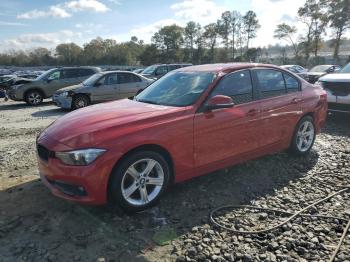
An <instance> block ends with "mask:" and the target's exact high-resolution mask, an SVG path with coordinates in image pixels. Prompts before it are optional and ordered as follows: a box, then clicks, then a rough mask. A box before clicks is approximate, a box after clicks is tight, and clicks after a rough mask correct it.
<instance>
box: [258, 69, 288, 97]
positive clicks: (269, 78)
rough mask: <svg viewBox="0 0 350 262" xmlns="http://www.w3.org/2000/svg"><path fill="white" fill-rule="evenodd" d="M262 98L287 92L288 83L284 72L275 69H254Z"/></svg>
mask: <svg viewBox="0 0 350 262" xmlns="http://www.w3.org/2000/svg"><path fill="white" fill-rule="evenodd" d="M253 72H254V74H255V78H256V83H257V86H258V89H259V93H260V98H261V99H264V98H269V97H275V96H280V95H284V94H286V92H287V90H286V85H285V82H284V78H283V74H282V72H280V71H278V70H273V69H256V70H253Z"/></svg>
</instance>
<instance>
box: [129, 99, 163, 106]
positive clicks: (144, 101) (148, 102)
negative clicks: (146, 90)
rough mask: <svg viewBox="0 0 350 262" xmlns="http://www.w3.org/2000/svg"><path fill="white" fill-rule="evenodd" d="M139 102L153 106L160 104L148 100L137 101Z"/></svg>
mask: <svg viewBox="0 0 350 262" xmlns="http://www.w3.org/2000/svg"><path fill="white" fill-rule="evenodd" d="M135 100H136V101H137V102H142V103H147V104H152V105H159V103H157V102H154V101H151V100H146V99H135Z"/></svg>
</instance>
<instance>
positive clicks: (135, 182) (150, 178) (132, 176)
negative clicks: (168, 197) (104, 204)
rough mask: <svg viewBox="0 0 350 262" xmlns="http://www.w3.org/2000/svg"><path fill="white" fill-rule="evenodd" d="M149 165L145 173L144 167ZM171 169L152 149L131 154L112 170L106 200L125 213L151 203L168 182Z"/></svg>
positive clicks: (162, 191)
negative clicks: (107, 198)
mask: <svg viewBox="0 0 350 262" xmlns="http://www.w3.org/2000/svg"><path fill="white" fill-rule="evenodd" d="M146 167H149V168H150V167H152V168H151V169H150V170H149V172H148V175H147V168H146ZM169 178H170V168H169V164H168V162H167V161H166V160H165V158H164V157H163V156H162V155H161V154H159V153H157V152H153V151H139V152H135V153H133V154H131V155H130V156H128V157H127V158H126V159H124V160H122V162H121V163H120V164H118V166H117V167H116V168H115V169H114V170H113V172H112V174H111V180H110V184H109V196H110V197H109V200H110V202H111V204H112V205H118V206H119V207H121V208H122V209H123V210H124V211H126V212H127V213H135V212H140V211H143V210H145V209H148V208H150V207H152V206H154V205H155V204H156V203H157V202H158V201H159V199H160V197H161V195H162V194H163V193H164V191H165V190H166V188H167V186H168V184H169Z"/></svg>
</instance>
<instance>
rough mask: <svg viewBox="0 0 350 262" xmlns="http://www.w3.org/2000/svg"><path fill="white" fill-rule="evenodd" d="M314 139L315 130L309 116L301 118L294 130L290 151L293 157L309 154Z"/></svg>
mask: <svg viewBox="0 0 350 262" xmlns="http://www.w3.org/2000/svg"><path fill="white" fill-rule="evenodd" d="M315 138H316V128H315V124H314V120H313V118H312V117H311V116H305V117H303V118H302V119H301V120H300V121H299V123H298V125H297V126H296V128H295V131H294V135H293V140H292V143H291V145H290V151H291V153H292V154H294V155H299V156H302V155H305V154H307V153H309V152H310V150H311V148H312V146H313V144H314V142H315Z"/></svg>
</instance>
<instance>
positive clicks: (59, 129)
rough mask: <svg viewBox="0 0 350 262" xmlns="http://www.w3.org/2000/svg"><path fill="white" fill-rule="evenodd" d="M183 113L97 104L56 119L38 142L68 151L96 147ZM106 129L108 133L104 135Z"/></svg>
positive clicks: (143, 105)
mask: <svg viewBox="0 0 350 262" xmlns="http://www.w3.org/2000/svg"><path fill="white" fill-rule="evenodd" d="M185 110H186V108H182V107H169V106H160V105H152V104H146V103H141V102H137V101H133V100H129V99H124V100H119V101H114V102H108V103H102V104H97V105H93V106H88V107H85V108H82V109H79V110H76V111H74V112H71V113H68V114H66V115H65V116H63V117H61V118H59V119H57V120H56V121H55V122H54V123H53V124H51V125H50V126H49V127H48V128H47V129H46V130H44V131H43V132H42V133H41V135H40V136H39V140H38V142H39V143H41V141H40V140H45V139H48V140H51V141H52V140H54V141H56V142H58V143H62V144H64V145H66V146H68V147H69V148H77V147H78V146H79V147H81V148H84V147H93V146H98V145H100V144H101V143H104V142H106V141H108V140H109V139H117V138H118V136H122V135H125V134H129V133H131V132H133V131H137V130H142V129H144V128H146V127H147V126H149V125H154V124H156V122H157V121H159V120H162V119H165V118H166V119H169V118H170V117H174V116H176V115H179V114H182V113H183V112H184V111H185ZM150 119H153V120H154V121H150ZM146 120H147V121H146ZM106 129H109V130H110V131H111V132H104V131H106ZM101 132H103V135H101ZM51 150H55V149H54V148H51Z"/></svg>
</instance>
